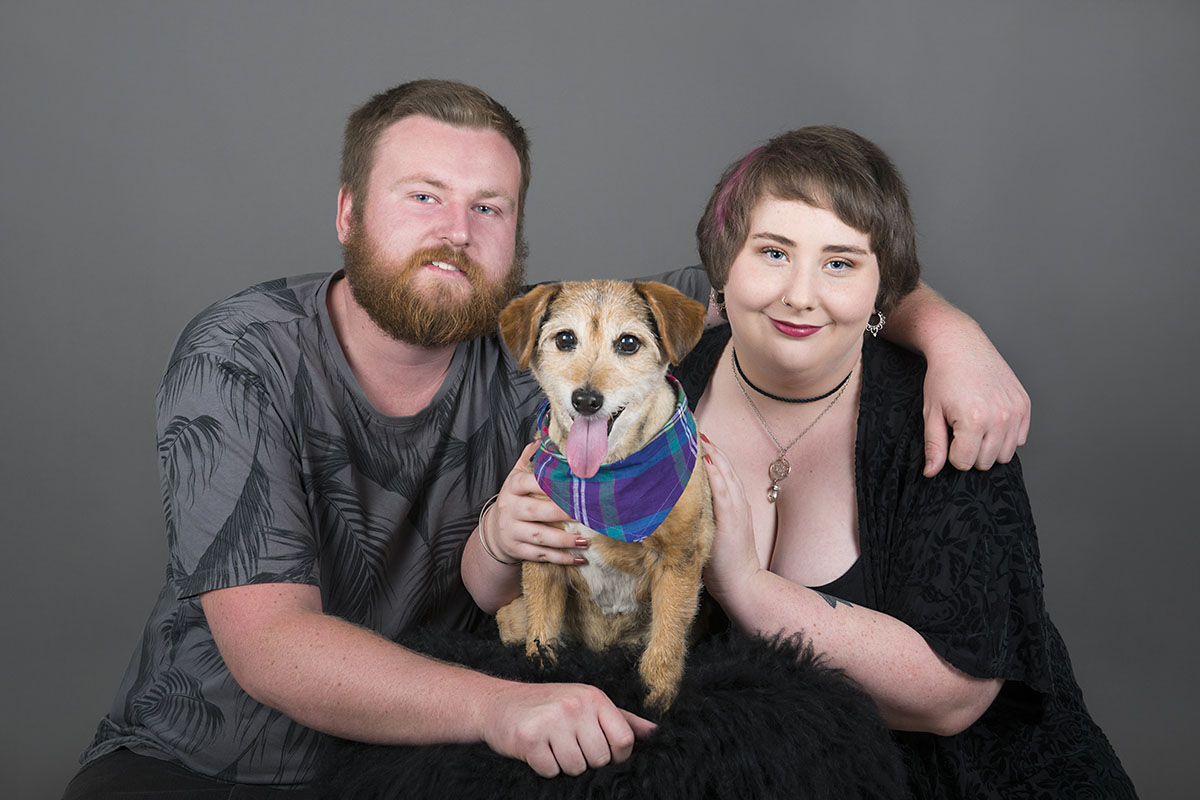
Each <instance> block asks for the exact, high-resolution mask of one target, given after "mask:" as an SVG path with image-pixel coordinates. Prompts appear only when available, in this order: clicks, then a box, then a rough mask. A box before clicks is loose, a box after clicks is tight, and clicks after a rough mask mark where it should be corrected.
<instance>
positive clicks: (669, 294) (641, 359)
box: [500, 281, 705, 478]
mask: <svg viewBox="0 0 1200 800" xmlns="http://www.w3.org/2000/svg"><path fill="white" fill-rule="evenodd" d="M704 314H705V309H704V305H703V304H701V303H698V302H696V301H695V300H693V299H691V298H690V297H688V296H686V295H684V294H683V293H682V292H680V291H678V290H676V289H673V288H671V287H670V286H667V285H665V284H662V283H654V282H641V281H634V282H632V283H629V282H626V281H586V282H573V283H550V284H544V285H541V286H537V287H535V288H534V289H533V290H532V291H530V292H529V293H528V294H526V295H524V296H523V297H518V298H517V299H515V300H513V301H512V302H510V303H509V304H508V306H507V307H506V308H505V309H504V310H503V311H502V312H500V335H501V336H502V337H503V338H504V344H505V345H506V346H507V347H508V349H509V352H511V353H512V354H513V356H514V357H515V358H516V359H517V363H518V364H519V365H520V367H521V368H522V369H524V368H526V367H528V368H531V369H532V370H533V374H534V377H536V378H537V380H538V383H540V384H541V386H542V389H543V391H545V392H546V397H548V398H549V400H550V418H551V425H550V435H551V438H552V439H554V440H555V441H556V442H557V443H558V444H559V445H560V446H561V447H562V450H563V452H564V454H565V455H566V456H567V462H568V464H570V467H571V471H572V472H573V473H575V474H576V475H578V476H580V477H585V478H587V477H591V476H592V475H595V474H596V471H597V470H598V469H599V467H600V465H601V464H602V463H605V462H607V461H614V460H617V459H619V458H624V457H625V456H626V455H628V454H629V453H630V452H633V451H634V450H636V449H637V447H639V446H640V445H641V444H642V443H643V442H644V441H645V439H644V436H643V434H645V435H653V433H655V431H654V430H649V431H647V430H645V428H646V421H647V420H648V419H653V418H654V417H655V415H656V414H657V413H661V409H662V407H663V403H664V402H666V403H670V404H671V405H670V406H669V408H673V403H674V395H673V393H671V392H670V390H669V389H668V388H667V386H666V382H665V381H664V380H663V376H664V375H665V374H666V370H667V366H668V364H678V363H679V362H680V361H681V360H682V359H683V357H684V356H685V355H687V353H688V351H690V350H691V349H692V348H693V347H694V346H695V344H696V342H697V341H699V339H700V334H701V333H702V332H703V330H704ZM664 397H665V398H666V400H664V399H663V398H664ZM669 413H670V412H669V410H668V415H669ZM663 421H665V420H663ZM564 439H565V440H566V442H565V445H564V444H563V440H564Z"/></svg>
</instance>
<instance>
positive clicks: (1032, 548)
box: [675, 326, 1136, 798]
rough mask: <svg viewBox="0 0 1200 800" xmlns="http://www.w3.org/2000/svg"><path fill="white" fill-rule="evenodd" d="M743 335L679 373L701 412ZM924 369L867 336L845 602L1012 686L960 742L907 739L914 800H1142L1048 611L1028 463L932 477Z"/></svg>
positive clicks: (721, 336) (949, 470) (708, 338)
mask: <svg viewBox="0 0 1200 800" xmlns="http://www.w3.org/2000/svg"><path fill="white" fill-rule="evenodd" d="M729 335H730V333H729V327H728V326H722V327H719V328H714V329H712V330H710V331H708V332H707V333H705V335H704V337H703V338H702V339H701V341H700V344H698V345H697V346H696V348H695V349H694V350H693V351H692V352H691V354H689V355H688V357H687V358H686V359H684V361H683V363H682V364H680V365H679V367H678V368H677V369H676V370H675V374H676V376H677V377H678V378H679V380H680V382H681V383H682V384H683V387H684V391H686V392H687V395H688V397H689V398H690V402H691V404H692V407H693V409H694V408H695V403H696V401H697V400H698V399H699V398H700V396H701V395H702V394H703V393H704V390H705V389H706V388H707V385H708V380H709V377H710V376H711V375H712V372H713V370H714V368H715V367H716V365H717V363H718V360H719V358H720V355H721V352H722V350H723V349H724V346H725V343H726V342H727V341H728V339H729ZM924 376H925V363H924V361H923V360H922V359H921V358H920V357H918V356H915V355H913V354H911V353H908V352H907V351H905V350H902V349H900V348H898V347H895V346H894V345H891V344H888V343H886V342H883V341H879V340H875V339H867V340H865V345H864V348H863V386H862V394H861V398H860V401H859V412H858V435H857V441H856V443H855V468H854V469H855V482H856V493H857V498H858V526H859V530H858V536H859V546H860V549H861V555H860V556H859V561H858V564H857V565H856V567H859V568H861V570H862V577H863V579H862V580H861V581H847V582H842V581H838V582H837V583H838V584H839V587H838V588H839V590H840V591H841V593H840V594H838V596H839V597H840V598H841V599H843V600H846V601H848V602H850V603H856V604H860V605H863V606H866V607H868V608H872V609H875V610H877V611H881V612H883V613H885V614H888V615H889V616H892V617H895V618H896V619H899V620H901V621H903V622H904V623H906V624H908V625H909V626H911V627H912V628H913V629H915V630H916V631H917V632H919V633H920V634H921V635H922V636H923V637H924V638H925V640H926V641H927V642H928V643H929V645H930V647H932V648H933V650H934V651H935V652H936V653H938V654H939V655H940V656H941V657H942V658H944V659H946V660H947V661H948V662H950V663H951V664H953V665H954V666H955V667H957V668H958V669H960V670H962V671H963V672H966V673H968V674H970V675H974V676H976V677H981V678H1003V679H1004V680H1005V684H1004V687H1003V688H1002V690H1001V691H1000V694H999V696H998V697H997V698H996V700H995V702H994V703H993V704H992V706H991V708H989V709H988V711H987V712H985V713H984V715H983V716H982V717H981V718H980V719H979V720H978V721H976V722H975V724H973V725H972V726H971V727H969V728H968V729H967V730H966V731H964V732H962V733H960V734H958V735H956V736H948V737H943V736H936V735H934V734H929V733H909V732H896V733H895V736H896V739H897V742H898V743H899V744H900V746H901V748H902V750H903V751H904V756H905V761H906V762H907V765H908V769H909V778H910V783H911V785H912V789H913V794H914V795H915V796H916V797H937V798H955V797H969V798H981V797H988V798H990V797H996V798H1001V797H1003V798H1013V797H1047V798H1061V797H1097V798H1099V797H1105V798H1121V797H1135V796H1136V794H1135V792H1134V789H1133V786H1132V784H1131V783H1130V781H1129V778H1128V777H1127V776H1126V775H1125V772H1124V770H1123V769H1122V767H1121V764H1120V761H1119V760H1118V759H1117V756H1116V754H1115V753H1114V752H1113V750H1112V747H1111V745H1110V744H1109V742H1108V740H1107V738H1106V737H1105V736H1104V733H1103V732H1102V731H1101V730H1100V728H1099V727H1098V726H1097V725H1096V724H1095V722H1093V721H1092V719H1091V717H1090V716H1089V715H1088V712H1087V709H1086V707H1085V706H1084V703H1083V697H1082V695H1081V693H1080V690H1079V686H1078V685H1077V684H1076V682H1075V677H1074V674H1073V672H1072V669H1071V662H1070V659H1069V657H1068V655H1067V649H1066V646H1065V644H1064V643H1063V640H1062V637H1061V636H1060V635H1059V633H1058V631H1057V629H1055V627H1054V625H1053V623H1052V622H1051V621H1050V617H1049V616H1048V615H1047V613H1046V609H1045V605H1044V598H1043V593H1042V570H1041V563H1040V559H1039V554H1038V543H1037V533H1036V531H1035V528H1034V524H1033V516H1032V514H1031V512H1030V508H1029V499H1028V497H1027V496H1026V493H1025V485H1024V482H1023V480H1022V477H1021V467H1020V463H1019V461H1018V460H1017V459H1015V458H1014V459H1013V460H1012V461H1011V462H1010V463H1008V464H997V465H996V466H995V467H993V468H992V469H990V470H987V471H978V470H970V471H967V472H962V471H959V470H956V469H954V468H953V467H951V466H947V467H946V468H945V469H943V470H942V471H941V472H940V473H939V474H938V475H936V476H934V477H932V478H926V477H924V476H923V475H922V469H923V467H924V463H925V453H924V420H923V417H922V383H923V381H924ZM856 587H857V588H856ZM855 595H857V596H855Z"/></svg>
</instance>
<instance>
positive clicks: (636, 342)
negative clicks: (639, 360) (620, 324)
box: [613, 333, 642, 356]
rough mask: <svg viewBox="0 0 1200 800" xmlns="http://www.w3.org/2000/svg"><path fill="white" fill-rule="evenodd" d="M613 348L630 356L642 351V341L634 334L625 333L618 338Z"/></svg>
mask: <svg viewBox="0 0 1200 800" xmlns="http://www.w3.org/2000/svg"><path fill="white" fill-rule="evenodd" d="M613 346H614V347H615V348H616V350H617V352H618V353H621V354H622V355H626V356H629V355H633V354H634V353H636V352H637V351H638V350H641V349H642V340H641V339H639V338H637V337H636V336H634V335H633V334H632V333H623V334H621V335H620V336H618V337H617V341H616V342H614V343H613Z"/></svg>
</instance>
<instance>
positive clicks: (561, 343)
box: [554, 331, 577, 350]
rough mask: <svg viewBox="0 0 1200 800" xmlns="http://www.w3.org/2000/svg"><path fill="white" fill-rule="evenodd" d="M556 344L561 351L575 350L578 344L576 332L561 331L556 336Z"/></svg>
mask: <svg viewBox="0 0 1200 800" xmlns="http://www.w3.org/2000/svg"><path fill="white" fill-rule="evenodd" d="M554 344H555V346H557V347H558V349H559V350H574V349H575V345H576V344H577V342H576V339H575V332H574V331H559V332H558V333H556V334H555V335H554Z"/></svg>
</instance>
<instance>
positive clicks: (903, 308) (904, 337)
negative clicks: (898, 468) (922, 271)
mask: <svg viewBox="0 0 1200 800" xmlns="http://www.w3.org/2000/svg"><path fill="white" fill-rule="evenodd" d="M883 330H884V337H885V338H887V339H889V340H891V341H892V342H895V343H896V344H899V345H902V346H903V347H906V348H908V349H909V350H913V351H915V352H918V353H921V354H922V355H924V356H925V360H926V361H927V362H928V364H929V368H928V371H927V372H926V375H925V470H924V474H925V475H926V476H927V477H928V476H932V475H936V474H937V473H938V472H940V471H941V469H942V467H943V466H945V464H946V460H947V458H949V461H950V463H951V464H953V465H954V466H955V467H957V468H958V469H971V468H972V467H976V468H978V469H989V468H991V466H992V465H993V464H995V463H996V462H1000V463H1001V464H1006V463H1008V461H1010V460H1011V459H1012V457H1013V453H1015V452H1016V449H1017V447H1019V446H1020V445H1023V444H1025V439H1026V436H1027V435H1028V433H1029V417H1030V403H1029V395H1028V394H1027V393H1026V392H1025V388H1024V387H1023V386H1021V382H1020V381H1019V380H1017V376H1016V375H1015V374H1014V373H1013V371H1012V369H1011V368H1010V367H1009V366H1008V363H1007V362H1006V361H1005V360H1004V358H1003V357H1002V356H1001V355H1000V353H999V352H997V350H996V348H995V347H994V346H993V345H992V343H991V341H990V340H989V339H988V337H987V335H986V334H985V333H984V332H983V330H982V329H981V328H980V327H979V325H978V324H976V322H975V321H974V320H973V319H971V318H970V317H969V316H967V315H966V314H964V313H963V312H962V311H959V310H958V309H957V308H955V307H954V306H952V305H950V304H949V303H948V302H946V301H945V300H944V299H943V298H942V297H941V295H939V294H938V293H937V292H935V291H934V290H933V289H931V288H929V286H927V285H926V284H925V283H921V285H920V286H918V287H917V289H916V290H915V291H913V292H912V293H911V294H909V295H908V296H906V297H905V298H904V299H903V300H902V301H901V302H900V305H899V306H897V307H896V309H895V310H894V311H893V312H892V314H891V315H889V316H888V321H887V325H886V326H885V327H884V329H883ZM950 430H952V431H953V438H951V436H950V433H949V431H950Z"/></svg>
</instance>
